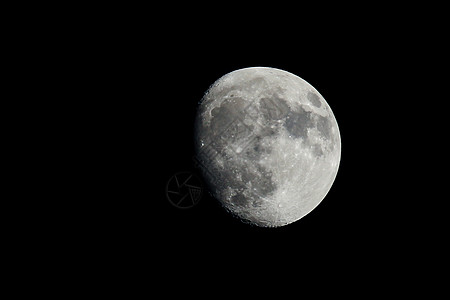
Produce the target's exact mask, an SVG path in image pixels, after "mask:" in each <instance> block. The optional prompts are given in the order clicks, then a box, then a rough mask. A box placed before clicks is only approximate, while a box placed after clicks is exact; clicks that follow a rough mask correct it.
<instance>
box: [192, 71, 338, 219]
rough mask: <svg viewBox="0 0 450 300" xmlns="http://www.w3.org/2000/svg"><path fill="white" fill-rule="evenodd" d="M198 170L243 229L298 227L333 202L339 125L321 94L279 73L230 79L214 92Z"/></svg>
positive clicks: (201, 126)
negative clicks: (326, 200) (324, 203)
mask: <svg viewBox="0 0 450 300" xmlns="http://www.w3.org/2000/svg"><path fill="white" fill-rule="evenodd" d="M194 127H195V149H196V155H195V162H196V165H197V166H198V167H199V169H200V170H201V173H202V175H203V178H204V180H205V181H206V184H207V186H208V189H209V191H210V192H211V194H212V195H213V196H214V198H216V199H217V200H218V201H220V203H221V204H222V205H223V207H224V208H225V209H226V210H228V211H229V212H230V213H232V214H233V215H234V216H236V217H238V218H240V219H241V220H242V221H244V222H247V223H250V224H254V225H257V226H261V227H279V226H284V225H287V224H290V223H293V222H295V221H297V220H299V219H301V218H302V217H304V216H305V215H307V214H308V213H310V212H311V211H312V210H313V209H314V208H315V207H317V205H318V204H319V203H320V202H321V201H322V200H323V199H324V198H325V196H326V195H327V193H328V191H329V190H330V188H331V186H332V184H333V182H334V179H335V178H336V175H337V171H338V168H339V162H340V157H341V138H340V133H339V128H338V124H337V122H336V119H335V117H334V114H333V112H332V111H331V108H330V106H329V105H328V104H327V102H326V101H325V99H324V98H323V97H322V96H321V95H320V94H319V92H318V91H317V90H316V89H315V88H314V87H312V86H311V85H310V84H309V83H307V82H306V81H305V80H303V79H301V78H300V77H298V76H296V75H294V74H292V73H289V72H287V71H283V70H280V69H275V68H267V67H251V68H245V69H240V70H236V71H233V72H230V73H228V74H226V75H224V76H223V77H221V78H219V79H218V80H217V81H216V82H215V83H214V84H212V85H211V87H210V88H209V89H208V90H207V91H206V93H205V95H204V97H203V98H202V100H201V101H200V103H199V106H198V108H197V114H196V120H195V126H194Z"/></svg>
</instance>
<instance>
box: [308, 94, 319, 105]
mask: <svg viewBox="0 0 450 300" xmlns="http://www.w3.org/2000/svg"><path fill="white" fill-rule="evenodd" d="M306 98H308V100H309V102H311V104H312V105H314V106H315V107H320V106H321V105H322V103H321V102H320V98H319V96H317V94H315V93H312V92H308V95H307V96H306Z"/></svg>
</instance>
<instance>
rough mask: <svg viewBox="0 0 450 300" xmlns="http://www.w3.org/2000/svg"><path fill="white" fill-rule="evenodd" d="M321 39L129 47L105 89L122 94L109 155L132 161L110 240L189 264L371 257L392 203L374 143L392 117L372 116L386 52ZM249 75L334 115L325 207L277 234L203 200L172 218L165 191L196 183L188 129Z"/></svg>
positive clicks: (185, 38)
mask: <svg viewBox="0 0 450 300" xmlns="http://www.w3.org/2000/svg"><path fill="white" fill-rule="evenodd" d="M322 33H323V34H318V33H314V34H312V35H311V36H308V35H304V36H302V37H301V38H300V37H299V38H298V39H295V40H290V39H289V37H288V36H289V34H287V36H283V35H282V34H278V33H277V32H268V33H264V34H261V33H260V34H259V35H256V34H248V35H247V36H246V35H244V37H240V38H241V39H237V36H236V35H234V34H228V35H226V32H225V35H223V36H221V37H220V38H219V37H216V38H211V36H210V37H209V38H207V33H197V34H196V33H195V32H192V31H188V32H181V33H180V32H173V33H171V34H170V35H167V36H164V37H163V38H162V39H155V40H154V42H152V43H151V45H149V44H148V43H147V42H144V43H142V44H140V43H137V44H134V43H133V44H131V45H133V46H132V47H130V49H127V50H126V52H125V53H126V57H128V58H129V60H128V61H127V60H125V61H121V63H123V64H125V65H123V66H121V68H122V69H120V72H123V73H122V74H120V75H121V77H120V78H122V79H125V81H124V82H126V85H123V82H122V83H121V85H120V87H114V88H118V89H119V91H118V92H119V93H120V92H124V95H123V100H121V101H117V102H114V103H115V104H116V105H117V107H115V108H114V109H115V110H116V111H118V112H119V114H118V115H113V118H114V119H115V122H114V123H115V124H117V128H116V129H117V132H115V134H117V133H118V134H119V135H120V136H121V138H122V139H120V140H118V143H120V144H119V145H117V147H118V148H117V149H119V150H120V151H122V150H123V151H124V152H123V153H120V151H119V153H118V155H120V156H122V155H126V156H125V157H127V159H129V161H125V162H123V163H124V164H125V166H123V167H124V168H125V169H126V173H127V174H126V176H127V177H128V178H127V182H129V184H130V187H129V189H130V191H131V194H130V193H129V191H126V192H125V195H126V196H125V197H123V198H121V199H120V200H119V201H118V202H117V205H118V206H119V207H120V206H121V205H123V206H124V207H126V208H128V209H126V210H124V211H123V212H126V213H127V215H126V217H125V218H124V221H123V222H124V223H125V224H122V223H121V222H120V221H119V222H118V223H119V224H120V226H122V225H126V227H124V229H121V228H120V226H118V228H119V230H124V232H123V234H124V235H125V236H126V237H127V238H130V239H131V240H133V241H135V242H136V239H139V238H141V237H142V238H145V242H144V241H139V242H138V243H143V245H145V247H150V245H149V243H150V244H151V245H152V246H151V247H155V248H157V249H159V250H160V251H161V253H172V254H173V255H183V254H182V253H183V252H185V251H187V254H186V255H187V256H189V255H194V257H197V259H199V258H203V255H207V254H208V253H209V254H213V255H219V256H220V255H226V256H229V255H231V256H234V255H237V256H242V255H244V253H247V255H253V254H251V253H263V252H271V253H274V255H279V256H281V257H284V254H283V253H290V254H292V255H301V254H300V253H298V254H295V252H296V251H304V250H300V249H307V250H306V251H311V252H313V253H314V252H319V253H322V252H323V253H324V254H323V255H328V254H327V251H328V250H329V249H333V253H336V251H340V250H339V249H344V250H342V251H343V252H347V251H350V250H351V249H355V248H359V247H363V248H364V249H366V250H368V249H367V247H368V248H370V247H377V246H380V244H379V241H380V239H383V237H382V236H383V235H384V234H386V232H384V231H380V229H381V228H384V226H385V225H384V223H385V222H386V221H387V219H388V215H389V211H388V209H386V208H382V207H383V205H381V206H380V201H390V200H387V198H386V197H387V196H386V195H387V194H389V193H392V191H390V192H387V190H388V189H389V188H388V185H387V182H386V180H385V179H383V178H382V177H381V178H380V177H379V176H380V175H379V171H380V168H381V165H380V162H383V165H384V164H385V163H386V160H385V159H383V158H381V157H384V154H385V153H386V151H387V149H386V145H387V144H388V143H389V141H388V139H389V138H388V137H387V135H384V140H383V142H382V143H381V142H380V141H379V136H380V134H381V135H383V134H382V132H383V131H384V130H385V128H386V127H387V126H386V125H380V122H386V121H388V120H389V116H388V114H389V112H387V111H385V112H384V115H383V116H380V114H379V113H377V110H379V108H377V107H376V105H375V106H374V105H373V104H374V103H376V102H379V101H380V99H385V100H384V101H386V97H384V98H383V97H381V95H380V94H383V93H385V92H380V90H379V86H380V85H383V84H384V85H386V83H382V82H380V80H379V79H377V76H378V75H379V72H380V68H382V66H383V65H384V60H385V56H384V53H383V52H382V49H384V44H383V43H385V42H384V41H379V42H381V43H382V44H378V47H379V48H380V49H378V51H377V49H376V48H374V44H375V43H374V40H373V39H370V40H367V39H360V38H358V37H359V36H358V35H350V36H348V35H343V34H342V33H341V32H334V31H332V32H327V30H325V31H323V32H322ZM355 34H356V33H355ZM150 39H152V37H150ZM252 66H266V67H274V68H279V69H283V70H286V71H288V72H291V73H293V74H296V75H298V76H300V77H301V78H303V79H305V80H306V81H308V82H309V83H310V84H311V85H313V86H314V87H315V88H316V89H317V90H318V91H319V92H320V93H321V94H322V95H323V97H324V98H325V99H326V101H327V102H328V104H329V105H330V106H331V108H332V110H333V112H334V114H335V116H336V119H337V121H338V124H339V128H340V133H341V139H342V157H341V163H340V168H339V172H338V175H337V177H336V180H335V183H334V184H333V186H332V188H331V190H330V192H329V193H328V195H327V196H326V198H325V199H324V200H323V202H322V203H321V204H320V205H319V206H318V207H317V208H316V209H315V210H314V211H312V212H311V213H310V214H308V215H307V216H306V217H304V218H302V219H301V220H299V221H298V222H295V223H293V224H290V225H288V226H285V227H282V228H276V229H270V228H269V229H267V228H258V227H252V226H250V225H247V224H244V223H242V222H240V221H239V220H237V219H235V218H234V217H232V216H231V215H229V214H228V213H226V212H225V210H224V209H222V208H221V207H220V205H219V204H218V203H217V201H216V200H215V199H213V198H212V197H210V196H209V195H208V194H207V192H206V191H205V193H204V194H203V197H202V199H201V201H200V203H199V204H198V205H197V206H196V207H194V208H192V209H190V210H179V209H177V208H174V207H173V206H172V205H171V204H170V203H169V202H168V200H167V199H166V195H165V186H166V183H167V181H168V180H169V179H170V178H171V177H172V176H173V175H174V174H175V173H177V172H180V171H196V169H195V167H194V165H193V163H192V157H193V155H194V152H193V121H194V117H195V112H196V107H197V104H198V102H199V101H200V100H201V98H202V96H203V94H204V92H205V91H206V90H207V89H208V87H209V86H210V85H211V84H212V83H213V82H214V81H215V80H217V79H218V78H220V77H221V76H223V75H225V74H226V73H228V72H231V71H233V70H236V69H239V68H245V67H252ZM124 87H125V89H124V91H122V88H124ZM119 93H118V94H119ZM116 96H118V95H116ZM375 116H376V117H375ZM374 117H375V119H374ZM117 120H118V121H119V122H118V123H117ZM385 126H386V127H385ZM391 150H392V149H391ZM393 151H395V149H393ZM391 154H392V152H391ZM130 179H131V180H130ZM130 181H131V182H130ZM119 186H120V185H119ZM115 188H117V186H116V187H115ZM380 197H381V198H385V199H383V200H382V199H380ZM130 206H131V207H130ZM391 207H392V205H391ZM380 215H381V216H382V217H380ZM386 238H388V237H386ZM375 241H377V242H375ZM374 244H375V245H374ZM211 247H212V248H211ZM262 249H264V250H262ZM180 252H181V253H180ZM219 253H222V254H219ZM305 255H306V254H305ZM163 256H165V255H163Z"/></svg>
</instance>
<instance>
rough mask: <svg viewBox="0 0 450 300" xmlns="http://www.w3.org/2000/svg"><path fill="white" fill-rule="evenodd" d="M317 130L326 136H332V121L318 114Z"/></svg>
mask: <svg viewBox="0 0 450 300" xmlns="http://www.w3.org/2000/svg"><path fill="white" fill-rule="evenodd" d="M317 118H318V119H317V130H318V131H319V132H320V134H321V135H322V136H323V137H325V138H327V139H328V138H330V135H331V122H330V120H329V119H328V118H326V117H322V116H321V115H317Z"/></svg>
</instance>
